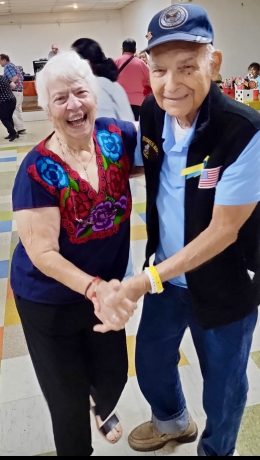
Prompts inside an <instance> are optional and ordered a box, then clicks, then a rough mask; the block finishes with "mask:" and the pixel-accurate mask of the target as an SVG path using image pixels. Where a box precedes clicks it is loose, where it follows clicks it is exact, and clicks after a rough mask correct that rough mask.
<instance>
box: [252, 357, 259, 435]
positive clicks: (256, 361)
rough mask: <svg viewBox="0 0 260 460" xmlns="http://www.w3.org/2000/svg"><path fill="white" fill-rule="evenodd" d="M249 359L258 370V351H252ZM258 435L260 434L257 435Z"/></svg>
mask: <svg viewBox="0 0 260 460" xmlns="http://www.w3.org/2000/svg"><path fill="white" fill-rule="evenodd" d="M251 358H252V359H253V361H254V362H255V363H256V365H257V367H258V368H259V369H260V351H253V352H252V353H251ZM259 435H260V433H259Z"/></svg>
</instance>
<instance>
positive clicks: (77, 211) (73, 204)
mask: <svg viewBox="0 0 260 460" xmlns="http://www.w3.org/2000/svg"><path fill="white" fill-rule="evenodd" d="M66 208H67V211H68V214H69V216H71V220H75V219H76V218H77V219H86V217H87V216H88V215H89V212H90V210H91V208H92V202H91V201H89V200H87V197H86V193H82V192H74V190H71V191H70V196H69V197H68V198H67V200H66Z"/></svg>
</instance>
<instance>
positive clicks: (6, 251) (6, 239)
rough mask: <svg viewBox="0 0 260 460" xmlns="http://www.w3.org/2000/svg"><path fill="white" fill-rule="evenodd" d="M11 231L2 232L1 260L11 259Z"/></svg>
mask: <svg viewBox="0 0 260 460" xmlns="http://www.w3.org/2000/svg"><path fill="white" fill-rule="evenodd" d="M10 242H11V233H10V232H4V233H0V260H1V261H3V260H9V257H10Z"/></svg>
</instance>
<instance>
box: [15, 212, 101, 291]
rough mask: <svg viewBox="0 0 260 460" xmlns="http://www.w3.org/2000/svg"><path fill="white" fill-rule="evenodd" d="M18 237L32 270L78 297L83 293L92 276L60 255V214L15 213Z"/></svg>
mask: <svg viewBox="0 0 260 460" xmlns="http://www.w3.org/2000/svg"><path fill="white" fill-rule="evenodd" d="M14 218H15V220H16V223H17V231H18V235H19V237H20V239H21V241H22V244H23V246H24V248H25V250H26V252H27V255H28V256H29V258H30V259H31V261H32V263H33V264H34V265H35V267H37V268H38V270H40V271H41V272H42V273H44V275H46V276H49V277H51V278H54V279H55V280H56V281H59V282H60V283H62V284H64V285H65V286H67V287H69V288H70V289H72V290H73V291H76V292H78V293H79V294H83V295H84V293H85V290H86V287H87V285H88V283H89V282H90V281H91V280H92V278H93V277H92V276H90V275H88V274H86V273H84V272H83V271H82V270H80V269H78V268H77V267H76V266H75V265H73V264H72V263H71V262H69V261H68V260H66V259H65V258H64V257H63V256H62V255H61V254H60V253H59V250H60V248H59V235H60V211H59V209H58V208H56V207H48V208H35V209H26V210H22V211H16V212H15V213H14Z"/></svg>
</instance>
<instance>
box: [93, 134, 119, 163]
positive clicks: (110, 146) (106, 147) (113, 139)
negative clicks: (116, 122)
mask: <svg viewBox="0 0 260 460" xmlns="http://www.w3.org/2000/svg"><path fill="white" fill-rule="evenodd" d="M97 140H98V143H99V145H100V147H101V150H102V154H103V155H104V157H105V159H106V160H108V161H109V160H110V161H118V160H119V159H120V158H121V156H122V153H123V143H122V139H121V136H120V135H119V134H118V133H110V132H109V131H107V130H104V129H103V130H101V131H98V132H97Z"/></svg>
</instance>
